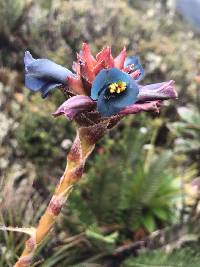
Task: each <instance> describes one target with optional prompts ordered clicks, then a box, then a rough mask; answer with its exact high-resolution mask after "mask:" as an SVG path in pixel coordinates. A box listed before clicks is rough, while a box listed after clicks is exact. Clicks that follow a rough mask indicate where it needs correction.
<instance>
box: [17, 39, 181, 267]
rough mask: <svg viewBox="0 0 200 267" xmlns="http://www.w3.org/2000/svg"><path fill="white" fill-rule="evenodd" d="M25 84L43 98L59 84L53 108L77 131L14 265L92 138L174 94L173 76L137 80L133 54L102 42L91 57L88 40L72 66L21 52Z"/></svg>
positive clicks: (25, 258) (56, 208) (47, 222)
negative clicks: (150, 81)
mask: <svg viewBox="0 0 200 267" xmlns="http://www.w3.org/2000/svg"><path fill="white" fill-rule="evenodd" d="M24 63H25V84H26V87H27V88H29V89H30V90H31V91H34V92H37V91H40V92H41V94H42V96H43V97H44V98H46V97H47V96H48V94H49V93H50V91H52V90H53V89H54V88H60V89H61V90H62V91H63V93H64V94H65V96H66V98H67V99H66V101H65V102H64V103H63V104H62V105H61V106H60V107H58V109H57V110H56V111H55V112H54V113H53V116H54V117H57V116H60V115H64V116H66V117H67V118H68V119H69V120H74V121H75V122H76V127H77V136H76V138H75V140H74V143H73V145H72V147H71V150H70V152H69V154H68V156H67V166H66V169H65V171H64V174H63V176H62V177H61V179H60V181H59V183H58V185H57V187H56V190H55V192H54V195H53V197H52V198H51V200H50V203H49V205H48V207H47V209H46V211H45V213H44V215H43V216H42V217H41V219H40V221H39V224H38V226H37V227H36V228H30V229H29V230H27V229H26V230H24V232H26V233H28V234H29V235H30V238H29V239H28V240H27V241H26V245H25V249H24V251H23V253H22V255H21V257H20V258H19V259H18V261H17V263H16V264H15V267H21V266H30V264H31V262H32V258H33V256H34V252H35V249H36V248H37V246H38V245H39V244H40V243H41V242H42V241H43V240H44V238H45V237H46V235H47V234H48V233H49V231H50V230H51V228H52V227H53V225H54V223H55V221H56V218H57V216H58V215H59V213H60V211H61V209H62V206H63V204H64V202H65V201H66V199H67V197H68V195H69V193H70V191H71V189H72V186H73V185H74V184H75V183H76V182H77V181H78V180H79V179H80V178H81V176H82V173H83V169H84V165H85V161H86V159H87V157H88V156H89V155H90V153H91V152H92V151H93V149H94V147H95V144H96V143H97V142H98V140H99V139H100V138H101V137H102V136H103V135H104V134H105V133H106V131H107V130H109V129H111V128H112V127H114V126H115V125H116V124H117V123H118V122H119V121H120V120H121V119H122V118H123V117H124V116H126V115H129V114H136V113H138V112H141V111H153V112H159V109H160V107H161V104H162V102H163V100H165V99H171V98H176V97H177V94H176V91H175V89H174V81H167V82H162V83H156V84H151V85H145V86H142V85H139V82H140V80H141V79H142V78H143V76H144V69H143V68H142V66H141V64H140V61H139V59H138V58H137V57H135V56H133V57H126V49H125V48H124V49H123V50H122V51H121V53H120V54H119V55H118V56H117V57H115V58H113V56H112V53H111V48H110V47H106V48H104V49H103V50H102V51H101V52H99V53H98V54H97V55H96V57H94V56H93V55H92V54H91V52H90V48H89V46H88V44H86V43H84V44H83V47H82V50H81V51H80V53H79V54H78V55H77V61H76V62H74V63H73V66H72V71H70V70H68V69H66V68H64V67H62V66H60V65H58V64H56V63H54V62H52V61H50V60H48V59H34V58H33V57H32V55H31V54H30V52H26V53H25V57H24Z"/></svg>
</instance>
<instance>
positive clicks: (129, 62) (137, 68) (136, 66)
mask: <svg viewBox="0 0 200 267" xmlns="http://www.w3.org/2000/svg"><path fill="white" fill-rule="evenodd" d="M124 66H125V69H126V71H127V72H128V74H130V75H131V76H132V77H133V78H134V79H135V80H136V81H138V82H139V81H141V80H142V79H143V78H144V74H145V72H144V68H143V67H142V65H141V63H140V59H139V57H137V56H131V57H127V58H126V60H125V62H124Z"/></svg>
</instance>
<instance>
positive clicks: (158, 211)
mask: <svg viewBox="0 0 200 267" xmlns="http://www.w3.org/2000/svg"><path fill="white" fill-rule="evenodd" d="M153 213H154V214H155V215H156V217H158V218H159V219H161V220H163V221H167V220H168V219H169V214H168V213H169V212H168V211H167V210H165V209H162V208H154V209H153Z"/></svg>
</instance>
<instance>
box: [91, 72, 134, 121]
mask: <svg viewBox="0 0 200 267" xmlns="http://www.w3.org/2000/svg"><path fill="white" fill-rule="evenodd" d="M138 94H139V87H138V85H137V83H136V82H135V81H134V80H133V79H132V78H131V77H130V75H128V74H127V73H125V72H123V71H120V70H119V69H116V68H111V69H104V70H101V71H100V72H99V74H98V75H97V76H96V78H95V80H94V82H93V84H92V89H91V98H92V99H93V100H96V101H97V111H98V112H99V113H100V114H101V115H102V116H104V117H109V116H112V115H115V114H117V113H119V111H121V110H122V109H124V108H125V107H127V106H129V105H132V104H134V103H135V102H136V101H137V96H138Z"/></svg>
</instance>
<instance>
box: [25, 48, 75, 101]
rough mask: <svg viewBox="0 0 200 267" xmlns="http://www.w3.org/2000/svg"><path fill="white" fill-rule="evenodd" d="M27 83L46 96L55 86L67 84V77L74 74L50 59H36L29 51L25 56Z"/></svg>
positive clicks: (28, 86)
mask: <svg viewBox="0 0 200 267" xmlns="http://www.w3.org/2000/svg"><path fill="white" fill-rule="evenodd" d="M24 64H25V85H26V87H27V88H29V89H30V90H32V91H41V93H42V96H43V97H46V96H47V95H48V93H49V91H51V90H52V89H54V88H55V87H58V86H61V85H65V84H67V77H69V76H73V73H72V72H71V71H69V70H68V69H66V68H64V67H62V66H60V65H58V64H56V63H54V62H53V61H51V60H48V59H34V58H33V57H32V55H31V53H30V52H29V51H27V52H26V53H25V56H24Z"/></svg>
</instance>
